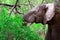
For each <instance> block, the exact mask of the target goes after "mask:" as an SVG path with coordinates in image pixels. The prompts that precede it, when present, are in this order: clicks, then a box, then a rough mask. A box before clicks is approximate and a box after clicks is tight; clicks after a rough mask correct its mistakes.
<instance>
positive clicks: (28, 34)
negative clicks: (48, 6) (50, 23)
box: [0, 0, 52, 40]
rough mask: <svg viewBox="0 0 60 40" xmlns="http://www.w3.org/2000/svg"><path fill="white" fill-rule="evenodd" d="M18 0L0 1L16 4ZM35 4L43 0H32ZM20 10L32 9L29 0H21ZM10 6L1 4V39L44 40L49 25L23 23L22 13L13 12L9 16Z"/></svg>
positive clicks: (19, 2) (24, 11)
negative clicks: (27, 24) (26, 24)
mask: <svg viewBox="0 0 60 40" xmlns="http://www.w3.org/2000/svg"><path fill="white" fill-rule="evenodd" d="M15 1H16V0H0V3H5V4H11V5H14V4H15ZM30 2H31V4H32V5H33V6H32V8H33V7H34V6H36V5H40V4H41V2H42V0H30ZM46 2H47V3H48V2H52V0H46ZM18 5H21V8H18V7H17V8H18V11H19V12H21V13H26V12H27V11H28V10H29V9H31V7H30V5H29V2H28V0H19V1H18ZM9 10H10V8H9V7H7V6H3V5H2V6H0V40H44V36H45V32H46V31H47V25H42V24H41V23H39V24H36V23H33V24H32V25H31V26H29V27H28V26H25V25H22V23H23V19H22V17H21V16H22V15H21V14H16V15H15V14H14V12H15V9H14V12H12V14H11V16H9V14H8V13H9Z"/></svg>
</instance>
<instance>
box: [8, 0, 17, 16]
mask: <svg viewBox="0 0 60 40" xmlns="http://www.w3.org/2000/svg"><path fill="white" fill-rule="evenodd" d="M17 3H18V0H16V3H15V5H14V6H13V7H12V8H11V10H10V13H9V15H11V13H12V12H13V10H14V8H16V6H17Z"/></svg>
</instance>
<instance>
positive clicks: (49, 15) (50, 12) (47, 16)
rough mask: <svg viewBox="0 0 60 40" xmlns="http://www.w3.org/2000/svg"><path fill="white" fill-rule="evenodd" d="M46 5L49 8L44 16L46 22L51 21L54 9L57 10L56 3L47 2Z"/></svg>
mask: <svg viewBox="0 0 60 40" xmlns="http://www.w3.org/2000/svg"><path fill="white" fill-rule="evenodd" d="M46 7H47V8H48V9H47V11H46V14H45V17H44V18H45V20H44V22H45V23H46V22H47V21H50V20H51V19H52V18H53V17H54V15H55V13H54V11H55V9H54V3H49V4H46Z"/></svg>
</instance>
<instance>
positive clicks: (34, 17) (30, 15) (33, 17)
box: [23, 4, 47, 23]
mask: <svg viewBox="0 0 60 40" xmlns="http://www.w3.org/2000/svg"><path fill="white" fill-rule="evenodd" d="M46 10H47V8H46V5H45V4H44V5H40V6H36V7H34V8H33V9H31V10H29V11H28V12H27V13H26V14H25V15H24V16H23V19H24V21H25V22H28V23H33V22H35V23H43V21H44V15H45V12H46Z"/></svg>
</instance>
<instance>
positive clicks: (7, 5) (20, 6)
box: [0, 3, 21, 7]
mask: <svg viewBox="0 0 60 40" xmlns="http://www.w3.org/2000/svg"><path fill="white" fill-rule="evenodd" d="M0 5H4V6H8V7H13V6H14V5H10V4H4V3H0ZM17 6H18V7H21V6H19V5H17Z"/></svg>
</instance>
